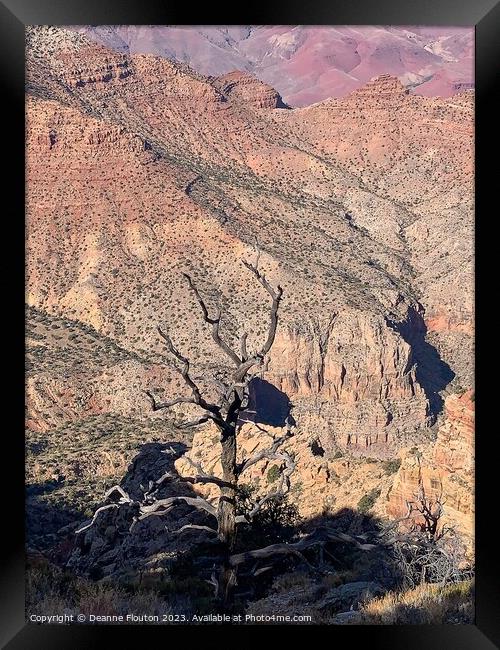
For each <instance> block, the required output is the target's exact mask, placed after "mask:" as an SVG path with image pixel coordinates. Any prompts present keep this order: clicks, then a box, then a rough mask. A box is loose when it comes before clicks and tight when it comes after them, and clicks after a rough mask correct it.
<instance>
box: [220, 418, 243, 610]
mask: <svg viewBox="0 0 500 650" xmlns="http://www.w3.org/2000/svg"><path fill="white" fill-rule="evenodd" d="M221 445H222V453H221V464H222V478H223V480H224V482H226V483H229V484H230V486H226V487H223V488H221V491H220V497H219V504H218V508H217V525H218V526H217V529H218V530H217V532H218V535H219V539H220V541H221V542H222V543H223V545H224V562H223V564H222V567H221V570H220V574H219V580H218V586H217V594H216V597H217V599H218V600H220V601H221V603H223V604H224V605H227V604H228V602H229V599H230V594H231V587H232V586H233V584H234V583H235V581H236V575H235V572H234V569H233V568H232V567H231V565H230V562H229V558H230V556H231V554H232V552H233V549H234V545H235V542H236V484H237V480H238V475H237V469H236V428H234V429H233V432H232V433H231V434H229V435H226V436H223V437H222V438H221Z"/></svg>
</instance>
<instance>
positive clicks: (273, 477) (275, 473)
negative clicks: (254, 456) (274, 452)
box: [267, 465, 281, 483]
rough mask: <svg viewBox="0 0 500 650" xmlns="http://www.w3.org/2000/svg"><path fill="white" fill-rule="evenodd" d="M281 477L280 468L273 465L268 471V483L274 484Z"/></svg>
mask: <svg viewBox="0 0 500 650" xmlns="http://www.w3.org/2000/svg"><path fill="white" fill-rule="evenodd" d="M280 475H281V472H280V468H279V467H278V466H277V465H272V466H271V467H270V468H269V469H268V470H267V481H268V483H274V482H275V481H277V480H278V479H279V477H280Z"/></svg>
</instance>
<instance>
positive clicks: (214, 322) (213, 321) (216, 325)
mask: <svg viewBox="0 0 500 650" xmlns="http://www.w3.org/2000/svg"><path fill="white" fill-rule="evenodd" d="M182 275H183V276H184V277H185V278H186V280H187V281H188V284H189V288H190V289H191V291H192V292H193V293H194V295H195V297H196V300H197V301H198V303H199V305H200V307H201V310H202V312H203V318H204V320H205V322H206V323H208V324H209V325H211V326H212V338H213V339H214V341H215V342H216V343H217V345H218V346H219V347H220V348H221V350H223V351H224V352H225V353H226V354H227V356H228V357H229V358H230V359H231V361H232V362H233V363H234V364H235V365H236V366H239V365H240V363H241V359H240V358H239V356H238V355H237V354H236V353H235V352H234V351H233V350H231V348H230V347H229V345H228V344H227V343H226V342H225V341H223V340H222V338H221V336H220V331H219V329H220V319H221V311H220V309H217V314H216V316H215V318H210V316H209V314H208V309H207V306H206V305H205V303H204V302H203V298H202V297H201V295H200V292H199V291H198V288H197V287H196V285H195V284H194V283H193V281H192V279H191V277H190V276H189V275H188V274H187V273H183V274H182Z"/></svg>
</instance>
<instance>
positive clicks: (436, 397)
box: [387, 307, 455, 420]
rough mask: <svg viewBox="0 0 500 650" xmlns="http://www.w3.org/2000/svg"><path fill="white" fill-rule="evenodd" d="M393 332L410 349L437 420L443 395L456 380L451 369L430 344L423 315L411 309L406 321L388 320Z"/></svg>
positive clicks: (430, 407) (411, 359)
mask: <svg viewBox="0 0 500 650" xmlns="http://www.w3.org/2000/svg"><path fill="white" fill-rule="evenodd" d="M387 324H388V325H389V327H391V329H393V330H395V331H396V332H398V333H399V334H400V335H401V336H402V338H403V339H404V340H405V341H406V342H407V343H408V344H409V345H410V347H411V356H410V359H409V361H408V365H409V367H411V366H412V365H413V364H415V377H416V379H417V381H418V383H419V384H420V386H421V387H422V388H423V390H424V392H425V395H426V397H427V399H428V401H429V415H430V416H431V417H432V418H433V419H434V420H435V418H436V416H437V415H439V414H440V413H441V411H442V410H443V405H444V399H443V397H442V396H441V392H442V391H443V390H444V389H445V388H446V387H447V386H448V384H449V383H450V382H451V381H452V380H453V378H454V377H455V373H454V372H453V370H452V369H451V368H450V366H449V365H448V364H447V363H446V362H445V361H443V359H442V358H441V356H440V354H439V352H438V350H437V349H436V348H435V347H434V346H433V345H431V344H430V343H429V342H428V341H427V340H426V336H427V326H426V325H425V322H424V319H423V310H422V312H419V311H417V310H416V309H414V308H413V307H410V309H409V311H408V317H407V319H406V320H405V321H403V322H401V323H397V322H394V321H390V320H387Z"/></svg>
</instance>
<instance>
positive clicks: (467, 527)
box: [387, 391, 474, 544]
mask: <svg viewBox="0 0 500 650" xmlns="http://www.w3.org/2000/svg"><path fill="white" fill-rule="evenodd" d="M473 469H474V393H473V391H467V392H465V393H463V394H461V395H457V394H454V395H450V396H449V397H448V398H447V399H446V403H445V415H444V419H443V422H442V424H441V426H440V427H439V430H438V434H437V439H436V442H435V443H434V444H433V445H431V446H430V447H429V448H428V449H426V450H424V451H423V453H421V454H419V453H418V450H417V449H416V448H415V450H407V451H406V452H403V456H402V463H401V467H400V469H399V471H398V474H397V476H396V480H395V482H394V487H393V489H392V491H391V494H390V497H389V502H388V506H387V511H388V513H389V514H390V515H393V516H395V517H400V516H403V515H404V514H405V512H406V501H407V500H412V499H414V497H415V494H416V493H417V492H418V489H419V485H420V482H421V483H422V485H423V487H424V490H425V493H426V495H427V496H428V497H429V498H432V499H435V498H436V497H441V499H442V502H443V504H444V515H443V520H442V523H443V524H445V525H447V526H450V525H455V526H456V527H457V529H458V530H459V531H461V532H463V533H465V534H466V536H467V538H468V541H469V544H472V538H473V532H474V474H473Z"/></svg>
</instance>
